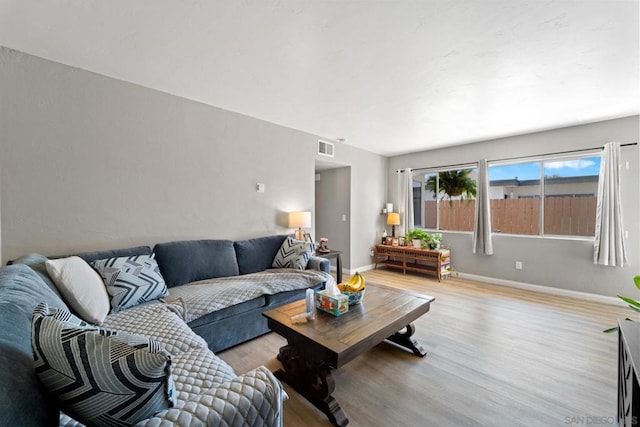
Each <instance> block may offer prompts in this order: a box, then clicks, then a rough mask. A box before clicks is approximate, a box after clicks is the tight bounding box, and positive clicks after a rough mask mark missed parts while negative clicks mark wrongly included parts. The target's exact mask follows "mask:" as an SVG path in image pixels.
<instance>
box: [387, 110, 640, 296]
mask: <svg viewBox="0 0 640 427" xmlns="http://www.w3.org/2000/svg"><path fill="white" fill-rule="evenodd" d="M638 128H639V117H638V116H633V117H627V118H623V119H617V120H609V121H604V122H598V123H591V124H587V125H581V126H574V127H568V128H562V129H556V130H550V131H546V132H539V133H534V134H529V135H521V136H516V137H511V138H503V139H497V140H491V141H485V142H479V143H474V144H468V145H465V146H458V147H449V148H443V149H438V150H431V151H424V152H419V153H413V154H407V155H402V156H397V157H393V158H390V159H389V169H388V182H389V194H390V197H391V199H392V200H394V201H395V199H396V191H395V190H396V186H395V182H396V177H395V175H396V174H395V170H396V169H400V168H406V167H410V168H422V167H438V166H441V165H450V164H457V163H465V162H475V161H477V160H479V159H481V158H485V159H488V160H494V159H503V158H511V157H519V156H531V155H539V154H545V153H555V152H559V151H565V150H575V149H583V148H592V147H599V146H602V144H604V143H605V142H609V141H618V142H621V143H630V142H637V141H638V133H639V132H638ZM622 157H623V162H626V161H628V162H629V169H625V168H623V169H622V171H621V178H622V197H623V198H624V203H623V215H624V219H625V228H626V229H627V230H628V231H629V238H628V239H627V240H626V243H627V249H628V254H629V266H628V267H626V268H616V267H603V266H596V265H594V264H593V261H592V259H593V255H592V254H593V239H588V240H584V239H582V240H580V239H574V240H570V239H559V238H551V237H523V236H519V237H518V236H506V235H494V239H493V243H494V251H495V253H494V255H493V256H484V255H474V254H473V253H472V250H471V244H472V236H471V234H470V233H451V232H449V233H444V242H445V243H446V244H447V245H449V246H450V247H451V249H452V256H451V260H452V261H451V263H452V266H453V268H454V269H455V270H457V271H459V272H463V273H468V274H475V275H480V276H485V277H492V278H498V279H503V280H510V281H516V282H522V283H528V284H534V285H542V286H551V287H556V288H561V289H567V290H573V291H582V292H589V293H594V294H600V295H606V296H615V295H616V294H617V293H621V294H627V295H629V294H633V293H634V292H635V288H634V286H633V282H632V277H633V275H634V274H638V273H640V250H639V244H638V242H639V241H640V229H639V226H638V222H639V221H638V219H639V217H640V211H639V206H638V205H639V200H640V197H639V193H638V186H639V185H638V183H639V182H640V179H639V174H638V170H639V163H640V154H639V150H638V146H633V147H625V148H622ZM516 260H518V261H522V262H523V270H520V271H518V270H515V268H514V262H515V261H516Z"/></svg>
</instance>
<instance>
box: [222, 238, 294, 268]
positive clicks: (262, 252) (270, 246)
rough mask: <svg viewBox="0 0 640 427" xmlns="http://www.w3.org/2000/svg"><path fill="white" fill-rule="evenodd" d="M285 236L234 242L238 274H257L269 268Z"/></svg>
mask: <svg viewBox="0 0 640 427" xmlns="http://www.w3.org/2000/svg"><path fill="white" fill-rule="evenodd" d="M287 237H288V236H287V235H286V234H280V235H274V236H265V237H258V238H255V239H248V240H238V241H236V242H234V244H233V245H234V246H235V248H236V256H237V257H238V267H239V269H240V274H249V273H257V272H258V271H262V270H266V269H267V268H271V264H272V263H273V259H274V258H275V256H276V254H277V253H278V249H280V246H282V242H284V239H286V238H287Z"/></svg>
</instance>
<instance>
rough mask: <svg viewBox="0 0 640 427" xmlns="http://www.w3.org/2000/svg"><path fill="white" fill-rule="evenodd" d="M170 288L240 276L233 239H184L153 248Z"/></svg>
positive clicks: (160, 244) (159, 244)
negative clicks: (200, 281) (218, 278)
mask: <svg viewBox="0 0 640 427" xmlns="http://www.w3.org/2000/svg"><path fill="white" fill-rule="evenodd" d="M153 252H154V253H155V255H156V261H157V262H158V266H159V267H160V272H161V273H162V276H163V277H164V280H165V282H166V284H167V287H169V288H171V287H174V286H180V285H184V284H185V283H190V282H196V281H198V280H205V279H213V278H216V277H227V276H237V275H238V274H239V270H238V262H237V261H236V251H235V249H234V248H233V242H232V241H231V240H183V241H178V242H168V243H158V244H157V245H155V247H154V248H153Z"/></svg>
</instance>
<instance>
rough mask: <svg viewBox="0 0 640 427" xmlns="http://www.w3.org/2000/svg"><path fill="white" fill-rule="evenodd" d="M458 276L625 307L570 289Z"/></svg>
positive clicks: (491, 278)
mask: <svg viewBox="0 0 640 427" xmlns="http://www.w3.org/2000/svg"><path fill="white" fill-rule="evenodd" d="M454 274H456V273H454ZM457 275H458V277H460V278H463V279H469V280H475V281H478V282H485V283H490V284H492V285H499V286H508V287H510V288H518V289H524V290H527V291H533V292H540V293H543V294H550V295H558V296H563V297H570V298H577V299H581V300H585V301H592V302H598V303H602V304H612V305H625V304H624V302H623V301H621V300H620V299H618V298H616V297H608V296H606V295H598V294H592V293H589V292H579V291H572V290H569V289H561V288H553V287H551V286H541V285H533V284H531V283H524V282H516V281H514V280H504V279H496V278H495V277H486V276H479V275H477V274H469V273H462V272H457Z"/></svg>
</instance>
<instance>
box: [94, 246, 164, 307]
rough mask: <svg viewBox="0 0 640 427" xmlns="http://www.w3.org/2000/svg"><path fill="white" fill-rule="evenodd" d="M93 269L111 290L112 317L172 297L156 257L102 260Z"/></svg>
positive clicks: (108, 290)
mask: <svg viewBox="0 0 640 427" xmlns="http://www.w3.org/2000/svg"><path fill="white" fill-rule="evenodd" d="M91 265H92V266H93V267H94V268H95V269H96V270H97V271H98V273H100V276H102V279H103V280H104V283H105V285H106V286H107V293H108V294H109V298H110V300H111V313H115V312H118V311H120V310H123V309H125V308H129V307H133V306H136V305H138V304H142V303H143V302H147V301H152V300H154V299H158V298H162V297H165V296H167V295H168V291H167V285H166V284H165V282H164V279H163V278H162V274H160V269H159V268H158V264H157V263H156V260H155V259H154V258H153V255H136V256H129V257H117V258H108V259H100V260H96V261H93V262H91Z"/></svg>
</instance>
